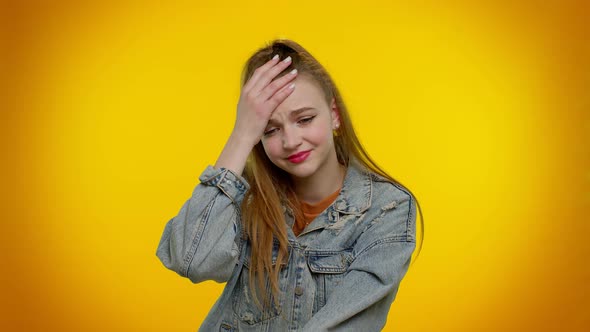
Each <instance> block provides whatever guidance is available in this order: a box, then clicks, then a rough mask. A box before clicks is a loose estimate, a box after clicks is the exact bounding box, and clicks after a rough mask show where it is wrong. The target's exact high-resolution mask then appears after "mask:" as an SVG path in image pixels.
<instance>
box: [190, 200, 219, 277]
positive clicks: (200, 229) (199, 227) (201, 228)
mask: <svg viewBox="0 0 590 332" xmlns="http://www.w3.org/2000/svg"><path fill="white" fill-rule="evenodd" d="M219 195H220V194H219V193H217V194H216V195H215V196H214V197H213V199H212V200H211V202H209V204H208V205H207V207H206V209H205V213H204V214H203V216H202V217H201V218H200V220H199V221H198V223H197V227H196V230H195V234H194V235H193V237H192V238H193V240H192V241H191V248H190V250H189V251H188V252H187V253H186V256H185V258H184V265H185V266H184V267H183V273H184V276H185V277H188V273H189V270H190V266H191V263H192V261H193V259H194V257H195V253H196V252H197V248H198V247H199V244H200V243H201V237H202V236H201V235H203V232H204V229H205V225H206V224H207V222H208V220H209V215H210V213H211V210H212V209H213V204H214V203H215V200H216V198H217V196H219ZM189 206H190V205H189ZM188 212H189V208H188V207H187V216H188ZM185 220H186V217H185Z"/></svg>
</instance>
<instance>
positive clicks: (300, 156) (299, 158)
mask: <svg viewBox="0 0 590 332" xmlns="http://www.w3.org/2000/svg"><path fill="white" fill-rule="evenodd" d="M310 153H311V150H308V151H303V152H299V153H296V154H293V155H290V156H289V158H287V159H289V161H290V162H292V163H294V164H299V163H301V162H303V161H304V160H305V159H307V157H308V156H309V154H310Z"/></svg>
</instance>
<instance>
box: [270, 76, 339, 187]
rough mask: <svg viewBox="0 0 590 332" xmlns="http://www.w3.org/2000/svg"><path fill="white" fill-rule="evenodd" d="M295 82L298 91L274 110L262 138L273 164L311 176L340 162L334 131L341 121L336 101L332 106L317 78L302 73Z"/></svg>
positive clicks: (287, 170) (299, 175) (304, 175)
mask: <svg viewBox="0 0 590 332" xmlns="http://www.w3.org/2000/svg"><path fill="white" fill-rule="evenodd" d="M294 82H295V90H294V91H293V92H292V93H291V94H290V95H289V96H288V97H287V98H286V99H285V100H284V101H283V102H282V103H281V104H279V106H278V107H277V108H276V109H275V111H274V112H273V113H272V115H271V117H270V120H269V122H268V124H267V126H266V129H265V131H264V135H263V137H262V140H261V141H262V145H263V147H264V151H265V152H266V155H267V156H268V158H269V159H270V160H271V161H272V163H273V164H275V165H276V166H277V167H279V168H281V169H282V170H284V171H286V172H287V173H289V174H291V175H292V176H294V177H296V178H307V177H309V176H311V175H313V174H315V173H316V172H317V171H318V170H319V169H321V168H322V167H323V166H325V165H327V164H334V163H333V162H334V161H336V163H337V159H336V149H335V147H334V140H333V136H332V130H333V129H334V128H335V127H338V126H339V124H340V122H339V119H338V112H337V111H336V107H335V103H334V101H333V100H332V104H331V105H328V103H327V102H326V100H325V97H324V93H323V91H322V90H321V88H320V87H319V86H318V85H317V84H316V83H315V82H314V81H313V80H311V79H310V78H308V77H307V76H305V75H300V76H298V77H297V78H296V79H295V80H294ZM302 152H303V154H302V155H301V156H300V157H299V158H298V157H296V156H294V155H297V154H300V153H302ZM328 161H330V162H329V163H327V162H328ZM334 165H336V164H334Z"/></svg>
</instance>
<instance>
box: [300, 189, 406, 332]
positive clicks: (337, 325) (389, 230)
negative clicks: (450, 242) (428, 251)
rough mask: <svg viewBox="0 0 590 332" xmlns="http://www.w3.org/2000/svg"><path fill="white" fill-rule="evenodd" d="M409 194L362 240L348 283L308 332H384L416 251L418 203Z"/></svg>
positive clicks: (329, 300) (384, 210)
mask: <svg viewBox="0 0 590 332" xmlns="http://www.w3.org/2000/svg"><path fill="white" fill-rule="evenodd" d="M404 193H405V194H404V196H402V197H400V199H397V200H395V201H394V202H392V203H391V204H388V205H387V206H385V207H383V208H381V212H380V215H379V216H378V217H376V218H375V219H374V220H373V221H372V222H371V223H370V225H369V226H368V227H367V229H365V231H364V232H363V233H362V234H361V235H360V236H359V238H358V240H357V242H356V244H355V246H354V249H353V253H354V259H353V261H352V262H351V263H350V265H349V267H348V269H347V272H346V273H345V275H344V277H343V279H342V281H341V282H340V283H339V284H338V286H337V288H335V289H334V290H333V292H332V293H331V295H330V297H329V298H327V299H326V304H325V305H324V306H323V307H322V308H321V309H320V310H318V312H317V313H316V314H315V315H314V316H313V317H312V318H311V319H310V320H309V321H308V323H307V324H306V325H305V326H304V327H303V331H309V332H311V331H381V329H382V328H383V326H384V325H385V322H386V320H387V314H388V312H389V308H390V306H391V304H392V302H393V301H394V299H395V297H396V295H397V291H398V289H399V285H400V282H401V280H402V279H403V277H404V276H405V274H406V272H407V270H408V267H409V264H410V260H411V256H412V253H413V252H414V249H415V247H416V241H415V220H416V217H415V214H416V213H415V211H416V206H415V201H414V199H413V197H412V196H411V195H410V194H409V193H407V192H405V191H404Z"/></svg>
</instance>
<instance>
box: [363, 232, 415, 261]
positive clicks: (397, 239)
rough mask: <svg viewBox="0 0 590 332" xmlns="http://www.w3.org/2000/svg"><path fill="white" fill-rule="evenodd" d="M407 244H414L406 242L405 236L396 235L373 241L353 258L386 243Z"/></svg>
mask: <svg viewBox="0 0 590 332" xmlns="http://www.w3.org/2000/svg"><path fill="white" fill-rule="evenodd" d="M408 242H414V241H407V236H406V235H396V236H392V237H387V238H384V239H379V240H377V241H374V242H373V243H371V244H370V245H368V246H367V247H366V248H365V249H363V250H361V251H360V252H359V253H358V254H357V255H356V256H355V257H354V258H355V259H357V258H358V257H359V256H361V255H362V254H363V253H365V252H367V251H368V250H371V249H372V248H374V247H376V246H378V245H380V244H386V243H408Z"/></svg>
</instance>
